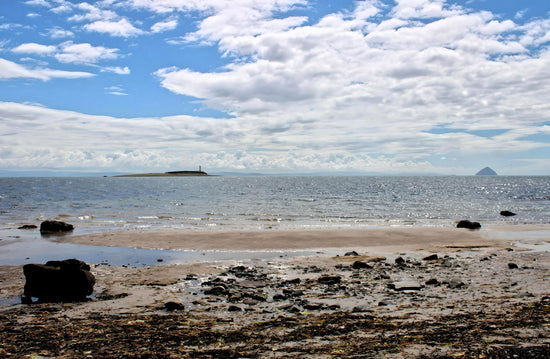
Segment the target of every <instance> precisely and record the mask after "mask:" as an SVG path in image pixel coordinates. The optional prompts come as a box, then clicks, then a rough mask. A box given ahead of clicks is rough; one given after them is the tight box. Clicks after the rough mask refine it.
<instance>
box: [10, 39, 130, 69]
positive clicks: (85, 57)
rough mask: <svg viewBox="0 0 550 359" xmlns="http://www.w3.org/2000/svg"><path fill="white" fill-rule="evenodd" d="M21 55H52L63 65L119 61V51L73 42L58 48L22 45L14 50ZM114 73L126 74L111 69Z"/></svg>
mask: <svg viewBox="0 0 550 359" xmlns="http://www.w3.org/2000/svg"><path fill="white" fill-rule="evenodd" d="M12 51H13V52H15V53H19V54H35V55H51V56H53V57H55V58H56V59H57V60H58V61H59V62H61V63H72V64H88V65H89V64H95V63H97V62H99V61H102V60H113V59H117V58H118V57H119V56H120V54H119V53H118V49H112V48H106V47H103V46H92V45H91V44H88V43H80V44H75V43H73V42H72V41H67V42H63V43H61V44H59V45H57V46H54V45H41V44H36V43H26V44H21V45H19V46H17V47H15V48H13V49H12ZM111 69H113V71H114V70H116V71H114V72H117V71H118V72H126V70H125V69H119V68H111Z"/></svg>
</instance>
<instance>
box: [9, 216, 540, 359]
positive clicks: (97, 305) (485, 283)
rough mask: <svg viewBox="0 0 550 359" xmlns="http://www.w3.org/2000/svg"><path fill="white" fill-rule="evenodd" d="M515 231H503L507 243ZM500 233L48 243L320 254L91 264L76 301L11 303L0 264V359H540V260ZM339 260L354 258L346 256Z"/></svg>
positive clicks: (156, 235)
mask: <svg viewBox="0 0 550 359" xmlns="http://www.w3.org/2000/svg"><path fill="white" fill-rule="evenodd" d="M527 227H528V226H527ZM528 228H529V227H528ZM528 228H523V231H524V232H522V231H515V232H506V233H515V235H519V236H521V233H525V232H526V231H528ZM502 229H503V228H498V231H497V230H496V229H495V228H490V229H487V230H486V231H469V230H463V229H456V228H426V227H422V228H384V229H369V230H364V229H361V230H351V231H349V230H344V231H343V230H329V231H326V230H322V231H319V230H314V231H278V230H263V231H229V232H228V231H211V232H206V233H205V232H201V231H184V232H182V231H161V232H156V231H140V232H115V233H112V232H110V233H101V234H94V235H83V236H65V237H58V238H57V241H62V242H63V243H79V244H88V245H89V244H92V245H102V246H103V245H105V244H110V245H113V246H114V245H118V246H122V245H124V246H126V247H129V246H143V247H150V248H152V247H155V246H157V247H159V246H160V244H162V246H163V247H165V248H167V249H176V250H182V251H185V250H187V249H186V248H189V247H192V246H196V247H200V248H202V249H201V250H204V251H215V250H223V248H226V249H227V250H229V251H231V250H233V251H235V250H236V248H240V249H243V248H246V249H248V250H259V251H261V250H264V251H269V250H273V249H274V248H278V249H281V250H282V249H286V250H287V251H290V250H293V249H305V248H308V249H314V248H318V249H321V247H320V246H321V245H322V246H323V247H322V248H323V249H325V251H320V252H313V253H315V254H314V255H307V256H301V257H300V256H298V257H284V256H281V257H278V256H277V257H273V258H269V259H254V258H246V259H237V258H233V259H225V260H211V259H209V257H208V254H206V256H205V257H204V258H202V259H201V260H197V261H190V262H186V263H183V264H169V263H167V264H163V265H158V266H154V265H149V266H144V267H130V266H124V265H123V266H115V265H111V264H108V263H96V264H92V265H91V267H92V269H91V271H92V273H93V274H94V275H95V278H96V285H95V287H94V295H93V297H92V298H91V299H90V300H89V301H86V302H81V303H41V304H32V305H22V304H17V305H14V304H15V301H16V300H17V299H18V297H17V296H19V295H21V294H22V292H23V285H24V281H25V280H24V277H23V274H22V270H21V269H22V266H0V283H2V287H1V288H0V297H1V298H0V299H2V300H1V301H0V317H2V318H3V319H5V320H3V321H0V323H1V324H0V342H1V343H3V344H2V345H0V355H8V354H10V355H15V356H18V355H19V356H23V355H29V356H31V355H38V356H48V357H59V358H81V357H86V356H87V355H88V354H87V353H93V355H94V357H97V358H103V357H105V358H107V357H143V356H155V355H156V356H158V357H170V356H174V355H176V356H178V357H182V358H188V357H189V358H191V357H213V358H222V357H223V358H239V357H250V358H277V357H284V358H332V357H342V358H351V357H354V356H356V355H357V354H358V353H360V354H362V355H365V356H366V357H381V358H395V357H399V358H419V357H423V358H440V357H451V356H452V357H481V356H482V355H483V356H484V357H488V358H499V357H513V356H514V355H515V356H516V357H528V358H530V357H532V358H535V357H545V355H549V354H550V289H549V288H548V282H547V280H548V278H550V252H548V251H539V252H536V251H528V250H521V249H519V248H517V247H514V246H513V245H512V243H513V240H511V239H494V238H489V237H490V234H491V233H497V234H498V233H499V231H501V230H502ZM514 229H517V228H514ZM531 229H533V231H542V232H544V233H546V231H547V230H548V228H540V227H539V228H536V229H534V228H532V227H531ZM492 231H494V232H492ZM151 239H155V241H154V242H153V241H152V240H151ZM404 241H408V243H405V244H403V242H404ZM543 241H548V238H547V237H544V239H543ZM314 243H316V245H315V246H313V244H314ZM90 248H92V249H93V248H94V247H93V246H92V247H90ZM98 248H99V247H98ZM220 248H222V249H220ZM329 248H330V249H331V251H328V250H327V249H329ZM194 249H195V250H196V249H197V248H194ZM332 249H334V251H333V250H332ZM353 250H355V251H356V252H357V253H355V254H357V255H355V254H352V255H348V251H353ZM229 253H231V252H229ZM429 255H432V256H431V257H428V256H429ZM434 255H435V256H434ZM512 264H513V265H512ZM10 300H11V301H12V302H11V303H10V302H9V301H10ZM121 328H123V330H121ZM52 333H55V335H54V334H52ZM151 338H155V340H153V341H152V340H151ZM50 342H51V343H54V345H50V344H49V343H50ZM29 348H31V349H29ZM489 354H492V356H491V355H489Z"/></svg>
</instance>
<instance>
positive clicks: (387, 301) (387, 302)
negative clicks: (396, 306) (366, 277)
mask: <svg viewBox="0 0 550 359" xmlns="http://www.w3.org/2000/svg"><path fill="white" fill-rule="evenodd" d="M388 305H391V302H390V301H389V300H387V299H384V300H381V301H379V302H378V306H379V307H386V306H388Z"/></svg>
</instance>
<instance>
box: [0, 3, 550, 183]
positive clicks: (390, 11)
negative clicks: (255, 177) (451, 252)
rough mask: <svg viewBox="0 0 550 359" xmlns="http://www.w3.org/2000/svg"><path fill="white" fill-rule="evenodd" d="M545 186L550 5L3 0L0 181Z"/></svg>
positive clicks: (549, 150) (549, 168) (549, 153)
mask: <svg viewBox="0 0 550 359" xmlns="http://www.w3.org/2000/svg"><path fill="white" fill-rule="evenodd" d="M199 165H200V166H202V169H203V170H205V171H207V172H209V173H215V172H223V171H233V172H243V173H244V172H261V173H365V174H448V175H471V174H475V173H476V172H477V171H479V170H480V169H481V168H483V167H485V166H489V167H491V168H493V169H494V170H495V171H496V172H498V173H499V174H507V175H550V2H549V1H547V0H525V1H501V0H364V1H352V0H342V1H329V0H231V1H228V0H103V1H67V0H0V176H2V175H13V174H17V173H24V172H25V173H29V172H31V173H34V172H36V173H38V172H40V171H54V172H60V173H61V172H66V171H77V172H83V173H100V172H125V173H136V172H158V171H160V172H164V171H174V170H190V169H198V166H199Z"/></svg>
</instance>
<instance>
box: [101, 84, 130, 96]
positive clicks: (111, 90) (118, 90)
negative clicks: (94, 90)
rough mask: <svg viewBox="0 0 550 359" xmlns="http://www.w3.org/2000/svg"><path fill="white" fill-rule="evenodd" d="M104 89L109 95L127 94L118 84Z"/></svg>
mask: <svg viewBox="0 0 550 359" xmlns="http://www.w3.org/2000/svg"><path fill="white" fill-rule="evenodd" d="M105 91H106V92H107V93H108V94H109V95H115V96H127V95H128V94H127V93H126V91H124V89H123V88H122V87H120V86H109V87H106V88H105Z"/></svg>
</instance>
